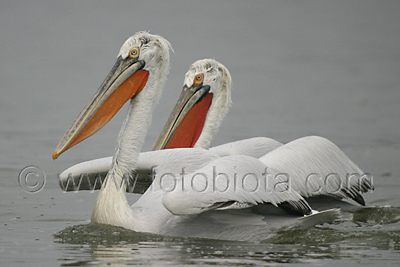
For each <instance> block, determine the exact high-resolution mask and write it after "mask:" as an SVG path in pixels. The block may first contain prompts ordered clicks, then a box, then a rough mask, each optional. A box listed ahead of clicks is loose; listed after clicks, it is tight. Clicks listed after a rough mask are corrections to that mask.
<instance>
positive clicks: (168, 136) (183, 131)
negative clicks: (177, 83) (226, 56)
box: [151, 84, 213, 150]
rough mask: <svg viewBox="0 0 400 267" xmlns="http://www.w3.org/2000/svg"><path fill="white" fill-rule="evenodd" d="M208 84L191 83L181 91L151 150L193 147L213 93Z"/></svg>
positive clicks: (200, 130)
mask: <svg viewBox="0 0 400 267" xmlns="http://www.w3.org/2000/svg"><path fill="white" fill-rule="evenodd" d="M209 91H210V86H208V85H206V86H203V85H202V84H200V85H193V86H191V87H190V88H187V86H186V85H185V86H184V87H183V91H182V93H181V95H180V97H179V99H178V102H177V103H176V105H175V107H174V109H173V110H172V113H171V115H170V116H169V119H168V121H167V123H166V124H165V126H164V128H163V130H162V131H161V133H160V135H159V136H158V138H157V140H156V141H155V143H154V145H153V147H152V148H151V150H161V149H168V148H182V147H193V146H194V145H195V144H196V142H197V139H198V138H199V136H200V134H201V132H202V130H203V126H204V122H205V120H206V117H207V112H208V109H209V108H210V105H211V102H212V97H213V94H212V93H209Z"/></svg>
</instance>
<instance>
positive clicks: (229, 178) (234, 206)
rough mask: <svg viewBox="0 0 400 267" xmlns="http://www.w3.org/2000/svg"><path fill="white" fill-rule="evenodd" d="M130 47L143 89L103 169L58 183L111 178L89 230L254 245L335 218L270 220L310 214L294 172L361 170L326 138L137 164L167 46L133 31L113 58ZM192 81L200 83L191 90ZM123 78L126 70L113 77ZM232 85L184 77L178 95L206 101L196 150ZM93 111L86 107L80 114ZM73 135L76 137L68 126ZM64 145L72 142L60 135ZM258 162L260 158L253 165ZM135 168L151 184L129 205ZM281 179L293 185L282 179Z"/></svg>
mask: <svg viewBox="0 0 400 267" xmlns="http://www.w3.org/2000/svg"><path fill="white" fill-rule="evenodd" d="M136 47H137V48H138V51H139V53H140V54H139V56H138V57H137V58H136V57H135V62H136V63H135V64H139V63H141V64H142V65H143V66H142V69H143V70H145V71H148V73H149V74H148V80H147V83H146V85H145V86H144V88H143V89H142V90H141V91H140V92H139V93H137V95H135V96H134V98H132V100H131V101H130V105H129V109H128V114H127V117H126V118H125V121H124V123H123V126H122V128H121V131H120V134H119V136H118V141H117V146H116V149H115V154H114V157H113V160H112V162H111V166H109V165H108V164H110V160H109V159H101V160H97V161H92V162H90V163H84V164H80V165H78V166H76V167H72V168H70V169H68V170H66V171H64V172H63V173H62V174H61V178H62V177H68V173H69V172H75V173H76V172H77V170H85V171H96V170H97V171H99V170H100V169H102V170H103V171H104V170H107V169H109V171H108V173H107V176H106V178H105V180H104V183H103V184H102V187H101V189H100V192H99V194H98V196H97V199H96V203H95V207H94V209H93V212H92V217H91V219H92V222H95V223H102V224H110V225H115V226H121V227H124V228H128V229H132V230H135V231H141V232H151V233H159V234H170V235H181V236H197V237H207V238H221V239H234V240H253V241H254V240H262V239H265V238H267V236H268V234H270V233H271V232H270V231H271V229H273V228H274V227H275V228H280V227H286V228H287V227H300V228H301V226H300V225H301V224H302V223H304V225H303V226H304V227H310V226H312V225H314V224H318V223H321V222H324V221H330V220H333V219H336V218H338V216H339V214H338V211H337V210H329V211H326V212H322V213H314V214H313V215H310V216H308V217H306V218H302V219H297V218H293V217H290V216H289V215H287V214H285V213H282V212H280V211H279V210H278V211H277V210H275V211H274V213H277V215H276V214H275V215H274V214H271V213H269V210H270V209H271V207H272V206H281V207H282V208H284V209H286V210H289V211H291V212H294V213H297V214H310V213H311V208H310V207H309V205H308V204H307V202H306V201H305V200H304V199H303V197H302V196H301V194H302V195H304V196H306V197H308V196H314V195H318V194H312V193H310V192H309V191H307V188H306V189H304V188H303V187H301V186H302V184H303V180H302V179H303V178H302V177H303V175H302V173H301V172H299V171H298V170H299V168H300V169H301V168H302V167H305V168H304V170H303V171H304V172H305V173H308V172H309V171H314V172H315V173H321V174H325V173H330V172H331V170H332V171H335V169H338V168H342V170H341V171H342V172H347V171H351V172H353V171H358V172H360V171H361V170H359V169H358V168H357V167H356V166H355V165H354V164H353V163H352V162H351V161H350V160H349V159H348V158H347V157H346V156H344V154H343V153H342V152H341V151H340V150H339V149H338V148H337V147H336V146H334V145H333V144H332V143H330V142H329V141H327V140H325V139H321V138H317V137H309V138H307V139H299V140H296V141H293V142H292V143H289V144H287V145H281V144H280V143H279V142H277V141H275V140H272V139H268V138H254V139H246V140H243V141H238V142H234V143H229V144H225V145H222V146H219V147H215V148H212V149H210V150H205V149H198V148H192V149H190V148H187V149H185V148H183V149H173V150H163V151H155V152H146V153H142V154H140V155H139V152H140V149H141V147H142V145H143V141H144V138H145V135H146V132H147V130H148V128H149V125H150V121H151V113H152V111H153V109H154V105H155V103H156V102H157V101H158V99H159V97H160V94H161V89H162V87H163V85H164V81H165V76H166V74H167V72H168V64H169V55H168V50H169V43H168V42H167V41H166V40H164V39H163V38H162V37H160V36H155V35H150V34H148V33H145V32H140V33H138V34H135V35H134V36H133V37H131V38H130V39H128V40H127V41H126V42H125V43H124V45H123V46H122V48H121V51H120V53H119V55H118V57H119V59H122V60H125V59H126V58H128V57H130V56H131V51H132V49H134V48H136ZM135 55H136V54H135ZM137 62H139V63H137ZM199 73H200V74H201V75H203V76H202V77H203V78H204V79H203V80H201V83H196V82H195V81H196V79H197V77H198V76H197V75H198V74H199ZM123 75H124V70H122V74H121V75H120V76H119V77H124V76H123ZM128 78H129V77H126V79H128ZM117 79H121V78H117ZM230 84H231V79H230V75H229V71H228V70H227V69H226V68H225V67H224V66H223V65H222V64H220V63H218V62H216V61H213V60H203V61H198V62H196V63H195V64H194V65H193V66H192V67H191V69H189V71H188V73H187V74H186V76H185V82H184V88H186V89H187V90H189V89H190V88H192V87H194V88H197V89H199V88H201V89H202V90H204V92H205V93H212V94H214V95H213V99H212V104H211V106H210V108H209V110H208V112H207V117H206V120H205V123H204V127H203V129H202V132H201V134H200V136H199V138H198V140H197V143H196V144H195V147H201V148H208V147H209V144H210V142H211V140H212V137H213V136H214V135H215V133H216V132H217V130H218V128H219V126H220V124H221V122H222V120H223V118H224V116H225V115H226V113H227V111H228V107H229V104H230V86H231V85H230ZM207 86H208V87H207ZM188 88H189V89H188ZM197 89H196V90H197ZM199 90H200V89H199ZM201 99H202V97H201V98H200V99H199V100H198V101H200V100H201ZM196 103H198V102H196ZM91 105H92V104H88V106H87V107H86V109H88V107H91ZM84 111H85V110H84ZM84 113H85V112H82V114H84ZM78 118H79V117H78ZM77 120H78V119H77ZM88 120H90V117H89V119H88ZM82 127H83V126H82ZM71 129H72V130H71V131H72V132H74V131H77V130H76V129H75V127H71ZM78 130H79V129H78ZM169 134H170V133H169ZM66 136H74V135H71V134H69V133H68V132H67V134H66ZM68 138H69V137H68ZM68 138H63V139H62V141H61V142H60V143H61V145H62V143H64V141H63V140H68ZM302 141H304V142H302ZM307 142H310V144H309V145H307ZM61 145H59V146H60V147H65V145H64V146H61ZM325 149H327V150H328V151H325ZM57 151H58V150H56V152H57ZM56 152H55V153H56ZM61 152H62V151H61ZM61 152H57V153H58V154H60V153H61ZM58 154H57V155H58ZM262 154H266V155H264V156H262V157H261V158H260V159H258V158H257V157H260V156H261V155H262ZM320 156H322V158H320ZM332 156H333V157H332ZM343 156H344V157H343ZM285 157H287V158H288V161H287V162H285ZM275 160H276V161H275ZM321 161H322V162H327V163H328V164H327V165H324V164H323V163H321ZM282 162H283V163H282ZM138 166H139V167H140V166H143V167H144V168H145V169H149V168H150V169H152V171H153V172H152V175H153V178H154V181H153V182H152V184H151V186H150V187H149V188H148V189H147V191H146V192H145V193H144V194H143V196H142V197H141V198H140V199H139V200H138V201H137V202H136V203H134V204H133V205H132V206H129V204H128V201H127V198H126V193H125V191H126V187H127V185H129V183H130V182H131V180H130V179H132V171H133V170H135V169H137V167H138ZM139 169H140V168H139ZM342 172H341V173H342ZM341 173H340V174H341ZM282 174H287V175H282ZM288 176H289V177H291V179H293V180H295V181H293V180H291V179H287V178H288ZM292 176H293V177H292ZM64 179H65V178H64ZM313 186H314V185H313ZM329 186H330V184H329ZM371 187H372V185H371V184H368V183H367V184H363V185H362V186H361V188H360V187H357V185H354V186H353V185H352V184H351V186H350V188H344V189H345V190H348V191H349V192H350V193H348V192H347V191H345V193H343V190H341V193H339V194H332V193H331V192H328V191H326V190H325V191H323V190H322V191H320V192H321V194H324V195H326V194H327V193H329V194H328V195H335V196H338V197H353V198H358V196H359V195H358V191H361V192H364V191H368V190H369V189H371ZM312 189H314V187H312ZM341 189H342V188H341ZM353 191H354V192H356V194H355V195H353ZM299 193H300V194H299ZM313 193H314V192H313ZM356 200H357V199H356ZM269 204H272V206H271V205H269ZM266 210H267V211H266ZM227 218H229V220H228V221H227ZM283 218H284V223H282V219H283ZM277 222H278V224H277Z"/></svg>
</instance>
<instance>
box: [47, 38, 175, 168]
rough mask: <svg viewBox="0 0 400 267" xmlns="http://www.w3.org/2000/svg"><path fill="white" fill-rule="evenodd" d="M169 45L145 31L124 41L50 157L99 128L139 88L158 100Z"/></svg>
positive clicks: (56, 155) (164, 73) (135, 93)
mask: <svg viewBox="0 0 400 267" xmlns="http://www.w3.org/2000/svg"><path fill="white" fill-rule="evenodd" d="M169 48H171V45H170V43H169V42H168V41H167V40H165V39H164V38H162V37H161V36H158V35H152V34H149V33H147V32H138V33H136V34H135V35H133V36H132V37H130V38H129V39H128V40H126V41H125V43H124V44H123V45H122V47H121V49H120V51H119V54H118V56H117V61H116V62H115V64H114V66H113V67H112V69H111V71H110V73H109V74H108V75H107V77H106V78H105V80H104V82H103V83H102V84H101V86H100V88H99V89H98V91H97V92H96V94H95V95H94V96H93V97H92V99H91V100H90V101H89V102H88V104H87V105H86V106H85V107H84V109H83V110H82V111H81V112H80V113H79V115H78V116H77V117H76V119H75V120H74V122H73V123H72V125H71V126H70V127H69V129H68V130H67V132H66V133H65V134H64V136H63V137H62V139H61V141H60V142H59V144H58V146H57V148H56V150H55V151H54V153H53V159H54V160H55V159H56V158H57V157H58V156H59V155H60V154H61V153H63V152H64V151H66V150H68V149H69V148H71V147H73V146H74V145H76V144H78V143H79V142H81V141H83V140H85V139H86V138H88V137H89V136H91V135H93V134H94V133H96V132H97V131H98V130H100V129H101V128H102V127H103V126H104V125H105V124H107V123H108V122H109V121H110V120H111V119H112V117H114V115H115V114H116V113H117V112H118V110H120V109H121V107H122V106H123V105H124V104H125V103H126V102H127V101H128V100H130V99H133V98H135V97H136V96H137V95H138V94H139V93H140V92H141V91H143V92H145V91H147V94H149V95H151V96H157V97H153V98H152V101H153V102H157V101H158V98H159V96H160V95H161V89H162V87H163V85H164V82H165V76H166V75H167V73H168V68H169ZM142 89H143V90H142Z"/></svg>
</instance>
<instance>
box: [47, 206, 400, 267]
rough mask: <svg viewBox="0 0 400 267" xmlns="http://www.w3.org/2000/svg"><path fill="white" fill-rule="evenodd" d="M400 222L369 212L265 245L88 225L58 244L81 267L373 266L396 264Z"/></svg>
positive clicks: (382, 211) (398, 215)
mask: <svg viewBox="0 0 400 267" xmlns="http://www.w3.org/2000/svg"><path fill="white" fill-rule="evenodd" d="M399 221H400V208H393V207H382V208H365V209H361V210H358V211H356V212H355V213H354V214H353V220H351V221H340V222H337V223H333V224H324V225H321V226H317V227H313V228H312V229H309V230H300V231H299V230H296V231H294V230H289V231H282V232H279V233H277V234H276V235H275V236H273V237H272V238H270V239H268V240H265V241H264V242H262V243H250V242H237V241H222V240H209V239H200V238H181V237H168V236H159V235H153V234H146V233H137V232H133V231H130V230H126V229H123V228H119V227H114V226H108V225H95V224H86V225H77V226H73V227H68V228H66V229H64V230H63V231H61V232H59V233H57V234H55V242H57V243H62V244H63V245H64V246H67V249H65V250H64V252H65V253H66V254H67V255H65V257H63V259H60V261H62V264H63V265H75V266H76V265H86V264H99V265H102V264H104V265H112V266H119V265H121V266H123V265H133V264H135V265H136V264H138V265H153V266H160V265H166V264H168V265H230V266H235V265H243V264H247V265H256V266H263V265H270V264H271V263H303V264H318V263H320V261H322V260H323V263H324V264H327V263H329V261H330V260H332V261H334V260H339V259H340V260H342V261H343V260H346V261H347V260H349V261H357V262H358V263H360V262H361V263H362V262H363V261H365V262H368V263H369V264H371V263H373V262H375V261H376V262H377V263H379V262H380V261H381V260H384V259H385V260H388V259H390V258H393V257H394V254H393V253H391V252H392V251H393V250H397V251H398V250H400V224H399V223H398V222H399ZM377 251H379V253H377ZM342 261H341V262H342Z"/></svg>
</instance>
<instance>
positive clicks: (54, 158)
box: [53, 150, 60, 160]
mask: <svg viewBox="0 0 400 267" xmlns="http://www.w3.org/2000/svg"><path fill="white" fill-rule="evenodd" d="M59 155H60V154H59V153H58V152H57V150H56V151H54V153H53V160H56V159H57V158H58V156H59Z"/></svg>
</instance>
